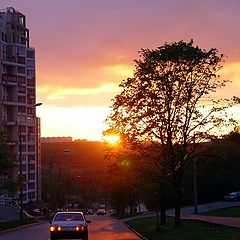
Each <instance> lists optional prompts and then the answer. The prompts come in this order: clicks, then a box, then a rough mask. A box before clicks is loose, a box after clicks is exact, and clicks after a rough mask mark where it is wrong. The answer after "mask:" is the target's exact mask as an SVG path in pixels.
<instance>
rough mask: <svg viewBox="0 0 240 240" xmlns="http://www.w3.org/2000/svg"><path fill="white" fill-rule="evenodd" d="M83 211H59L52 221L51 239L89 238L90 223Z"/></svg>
mask: <svg viewBox="0 0 240 240" xmlns="http://www.w3.org/2000/svg"><path fill="white" fill-rule="evenodd" d="M90 222H91V221H87V220H86V218H85V216H84V215H83V213H82V212H57V213H56V214H55V216H54V218H53V220H52V221H51V222H50V235H51V237H50V240H57V239H65V238H66V239H72V238H73V239H82V240H88V223H90Z"/></svg>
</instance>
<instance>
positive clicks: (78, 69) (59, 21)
mask: <svg viewBox="0 0 240 240" xmlns="http://www.w3.org/2000/svg"><path fill="white" fill-rule="evenodd" d="M0 7H1V9H4V8H6V7H14V8H15V9H17V10H18V11H20V12H22V13H23V14H25V15H26V21H27V27H28V28H29V35H30V46H31V47H34V48H35V49H36V73H37V102H42V103H43V106H41V107H40V108H38V109H37V114H38V115H39V117H41V123H42V125H41V134H42V136H43V137H53V136H72V137H73V138H74V139H89V140H101V139H102V131H103V130H104V129H105V128H106V126H105V124H104V120H105V118H106V117H107V115H108V113H109V112H110V108H109V107H110V106H111V105H112V103H113V101H112V99H114V97H115V96H116V94H118V93H119V92H120V90H121V89H120V88H119V84H120V83H121V82H122V80H124V79H126V78H128V77H132V76H133V71H134V69H135V63H134V60H135V59H138V58H139V53H138V51H139V50H140V49H141V48H148V49H155V48H157V47H159V46H161V45H163V44H164V43H165V42H173V41H180V40H184V41H189V40H190V39H193V40H194V42H195V44H196V45H198V46H199V47H200V48H204V49H206V50H209V49H210V48H217V49H218V50H219V53H220V54H221V53H223V54H224V55H225V56H226V58H225V62H224V63H223V69H222V70H221V71H220V72H219V74H220V75H221V76H222V78H225V79H229V80H231V81H232V83H231V84H229V86H227V87H226V88H223V89H222V90H220V91H219V92H218V93H217V94H216V96H218V97H222V98H225V97H231V96H233V95H235V96H237V95H239V92H240V41H239V39H240V31H239V26H238V23H239V20H240V15H239V12H238V9H239V8H240V2H238V1H232V0H230V1H227V2H226V1H223V0H214V1H192V0H186V1H184V2H182V1H181V2H180V1H177V0H169V1H153V0H150V1H144V0H132V1H112V0H102V1H99V0H91V1H88V0H79V1H74V0H68V1H67V0H63V1H61V3H59V0H51V1H49V0H41V1H32V0H24V1H19V0H1V2H0ZM206 9H207V10H206ZM216 96H215V97H216Z"/></svg>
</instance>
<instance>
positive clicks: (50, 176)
mask: <svg viewBox="0 0 240 240" xmlns="http://www.w3.org/2000/svg"><path fill="white" fill-rule="evenodd" d="M68 152H70V149H69V148H66V149H64V150H62V151H56V152H54V153H53V154H52V155H51V157H50V166H49V179H48V186H49V190H48V191H49V193H48V197H49V198H50V194H51V190H52V185H51V178H52V166H53V163H54V157H55V156H56V155H57V154H59V153H68ZM60 178H61V170H60V160H58V187H59V190H60ZM48 203H49V201H48ZM59 204H60V203H59Z"/></svg>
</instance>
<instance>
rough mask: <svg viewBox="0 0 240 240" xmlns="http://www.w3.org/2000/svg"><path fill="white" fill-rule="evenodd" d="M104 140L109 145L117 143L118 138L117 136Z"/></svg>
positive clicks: (106, 137) (110, 136)
mask: <svg viewBox="0 0 240 240" xmlns="http://www.w3.org/2000/svg"><path fill="white" fill-rule="evenodd" d="M104 140H105V141H106V142H108V143H110V144H116V143H117V142H118V141H119V136H117V135H109V136H105V137H104Z"/></svg>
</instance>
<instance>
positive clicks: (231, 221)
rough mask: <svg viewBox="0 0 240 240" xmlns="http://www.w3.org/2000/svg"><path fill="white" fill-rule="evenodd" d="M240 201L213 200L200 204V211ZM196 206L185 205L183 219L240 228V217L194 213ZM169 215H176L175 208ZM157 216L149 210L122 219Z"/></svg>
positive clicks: (238, 203)
mask: <svg viewBox="0 0 240 240" xmlns="http://www.w3.org/2000/svg"><path fill="white" fill-rule="evenodd" d="M239 205H240V201H237V202H213V203H208V204H202V205H199V206H198V212H208V211H211V210H216V209H221V208H226V207H234V206H239ZM193 212H194V208H193V207H192V206H190V207H183V208H182V210H181V215H182V219H192V220H199V221H205V222H211V223H216V224H221V225H226V226H230V227H236V228H240V218H233V217H214V216H204V215H198V214H193ZM167 215H169V216H174V209H169V210H167ZM152 216H156V213H155V212H147V213H145V214H143V215H140V216H135V217H131V218H128V219H123V220H122V221H128V220H132V219H136V218H145V217H152Z"/></svg>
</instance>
